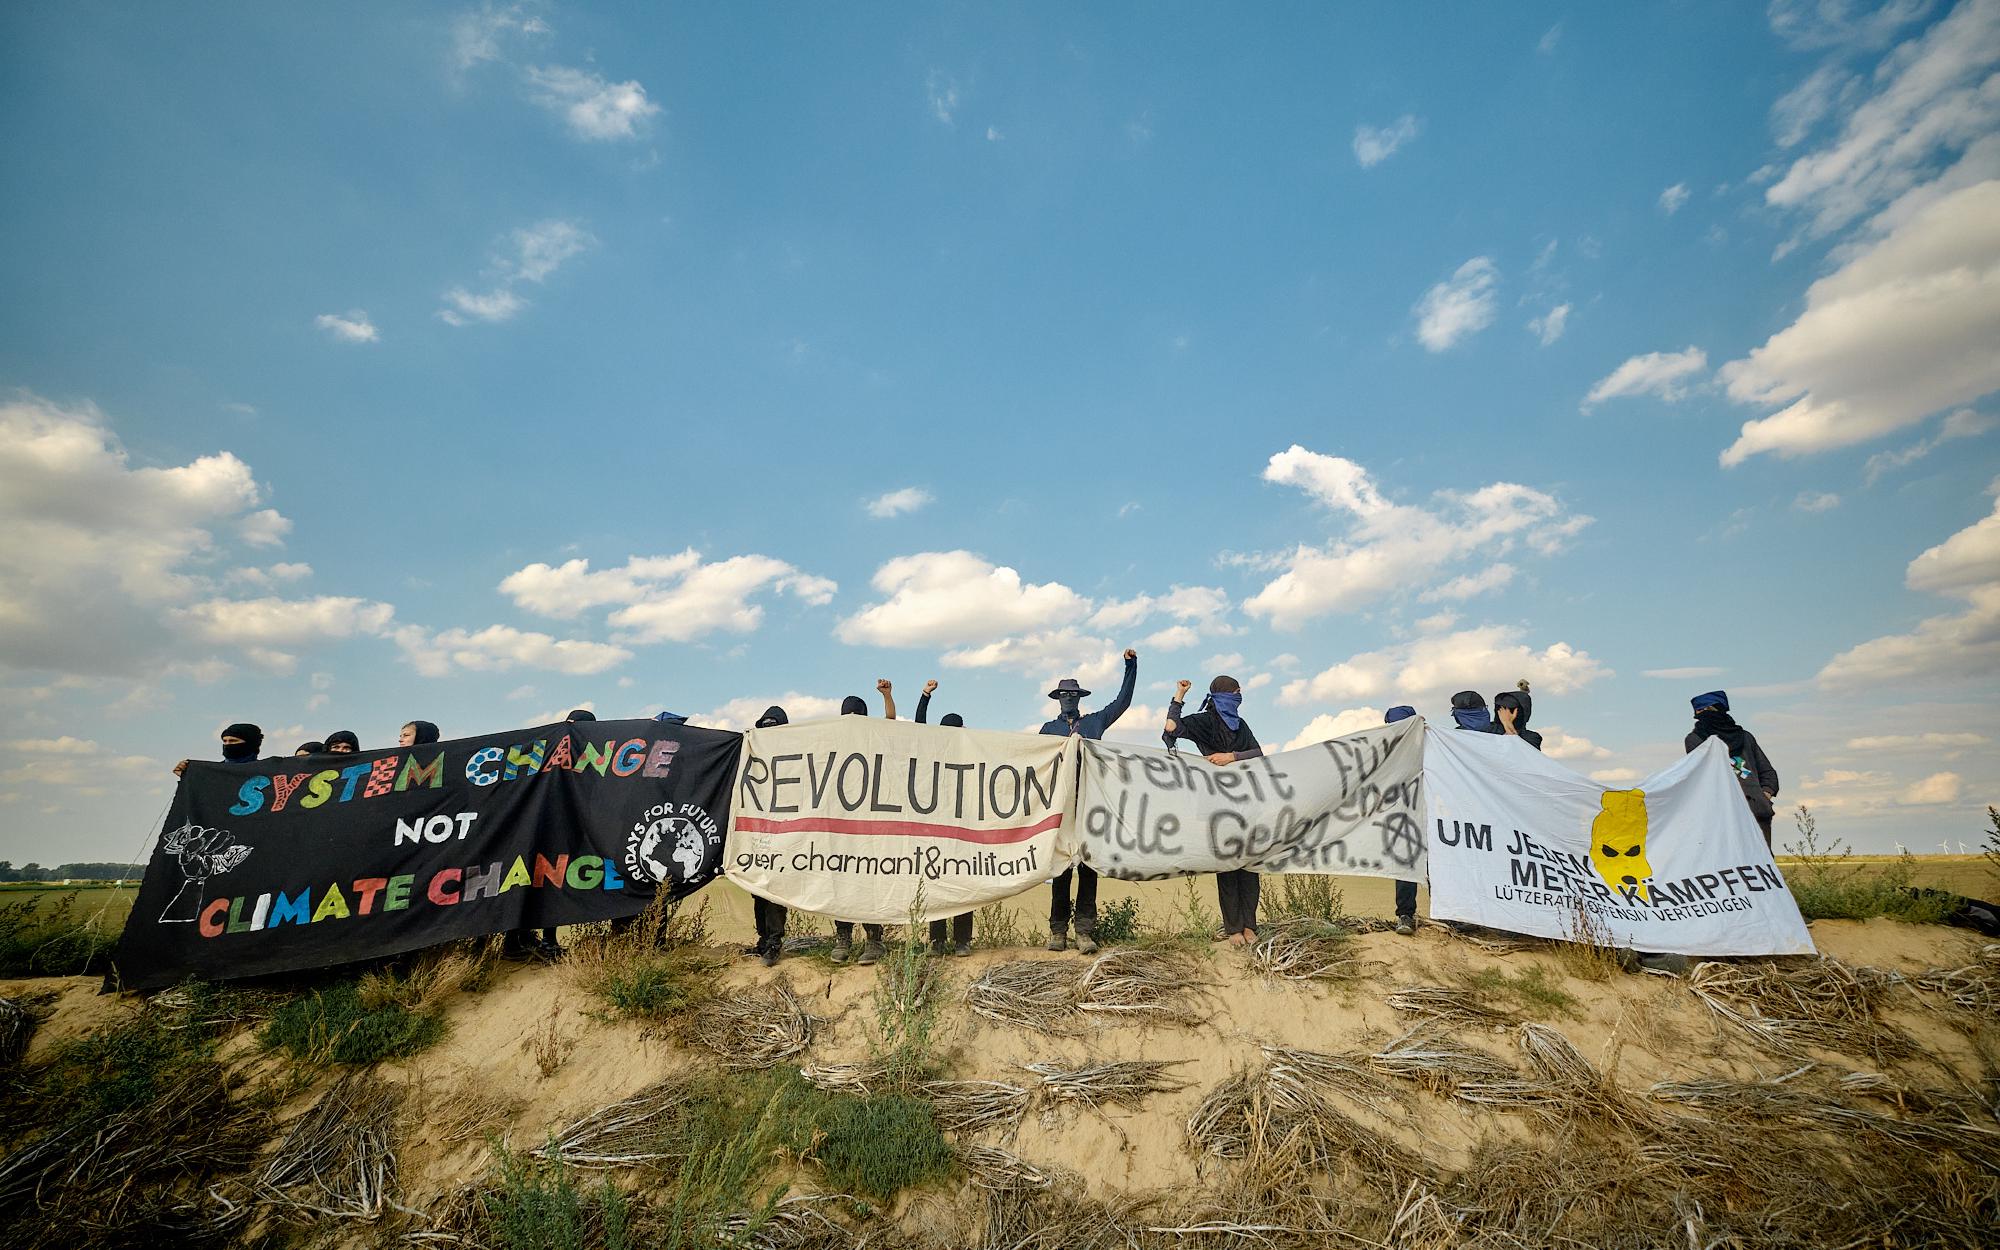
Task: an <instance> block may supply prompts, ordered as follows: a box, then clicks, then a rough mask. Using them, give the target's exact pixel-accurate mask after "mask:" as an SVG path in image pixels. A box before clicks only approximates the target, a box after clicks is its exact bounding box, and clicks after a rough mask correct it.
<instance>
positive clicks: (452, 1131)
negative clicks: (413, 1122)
mask: <svg viewBox="0 0 2000 1250" xmlns="http://www.w3.org/2000/svg"><path fill="white" fill-rule="evenodd" d="M421 1092H422V1103H423V1115H424V1123H425V1124H426V1125H427V1126H428V1127H429V1129H430V1130H431V1132H432V1133H434V1134H435V1135H436V1137H437V1140H438V1141H439V1142H441V1143H443V1144H444V1145H447V1146H456V1145H461V1144H463V1143H465V1142H469V1141H481V1140H483V1139H485V1138H487V1137H490V1136H493V1135H494V1134H496V1133H498V1132H499V1131H500V1130H501V1129H502V1128H504V1127H505V1126H506V1124H507V1121H509V1120H511V1119H513V1118H514V1117H515V1116H516V1115H518V1114H520V1111H521V1108H522V1107H524V1106H526V1105H527V1104H526V1103H525V1102H524V1101H523V1100H521V1099H520V1098H515V1097H508V1096H504V1095H501V1094H498V1093H495V1092H494V1089H493V1083H492V1082H490V1081H483V1080H480V1079H479V1078H477V1077H475V1076H472V1075H469V1074H468V1075H466V1076H464V1077H463V1078H461V1079H460V1080H458V1081H457V1082H455V1083H454V1084H452V1085H450V1086H448V1087H444V1088H440V1089H436V1090H433V1089H432V1087H431V1086H430V1084H429V1082H425V1083H424V1084H423V1086H422V1087H421Z"/></svg>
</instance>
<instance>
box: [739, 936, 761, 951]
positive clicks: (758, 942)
mask: <svg viewBox="0 0 2000 1250" xmlns="http://www.w3.org/2000/svg"><path fill="white" fill-rule="evenodd" d="M743 953H744V954H745V955H761V954H763V953H764V939H762V938H758V939H757V940H756V941H754V942H752V943H750V945H748V946H746V947H744V948H743Z"/></svg>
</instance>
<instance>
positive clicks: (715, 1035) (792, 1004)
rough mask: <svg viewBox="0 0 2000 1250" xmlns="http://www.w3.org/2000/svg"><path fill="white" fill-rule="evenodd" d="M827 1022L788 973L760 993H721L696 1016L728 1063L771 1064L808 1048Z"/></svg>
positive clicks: (698, 1031) (695, 1030)
mask: <svg viewBox="0 0 2000 1250" xmlns="http://www.w3.org/2000/svg"><path fill="white" fill-rule="evenodd" d="M820 1023H821V1021H820V1018H819V1017H818V1016H815V1015H813V1014H812V1013H811V1012H809V1011H807V1010H806V1006H805V1002H804V1001H803V1000H802V999H800V998H799V996H798V993H797V992H796V991H794V990H793V989H792V984H791V982H790V981H789V980H787V979H785V978H782V977H781V978H779V979H778V980H777V981H775V982H773V983H772V984H771V985H770V986H769V987H767V988H765V989H763V990H761V991H757V992H754V993H737V994H726V995H718V996H717V997H715V998H713V999H711V1000H709V1001H708V1002H707V1003H705V1004H704V1005H703V1006H702V1007H701V1008H700V1010H699V1011H698V1012H697V1013H696V1015H695V1018H694V1019H693V1021H691V1022H690V1026H689V1027H690V1029H691V1031H692V1035H693V1038H694V1040H695V1041H696V1042H698V1043H700V1044H701V1045H703V1046H705V1047H707V1048H708V1049H709V1050H711V1051H714V1052H715V1055H716V1057H717V1058H718V1059H720V1060H721V1062H722V1066H723V1067H725V1068H768V1067H771V1066H772V1065H774V1064H778V1063H782V1062H784V1061H785V1060H787V1059H791V1058H793V1057H794V1056H796V1055H799V1054H801V1053H803V1052H804V1051H805V1048H806V1047H808V1046H810V1045H812V1039H813V1030H814V1028H816V1027H817V1026H818V1025H819V1024H820Z"/></svg>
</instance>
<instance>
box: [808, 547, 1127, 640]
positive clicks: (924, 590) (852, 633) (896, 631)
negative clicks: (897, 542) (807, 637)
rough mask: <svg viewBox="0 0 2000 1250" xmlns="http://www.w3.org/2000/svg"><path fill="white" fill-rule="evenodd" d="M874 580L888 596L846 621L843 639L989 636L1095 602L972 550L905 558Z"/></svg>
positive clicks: (1037, 626) (1078, 614) (1034, 626)
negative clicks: (1028, 578)
mask: <svg viewBox="0 0 2000 1250" xmlns="http://www.w3.org/2000/svg"><path fill="white" fill-rule="evenodd" d="M871 584H872V585H873V586H874V587H875V589H876V590H877V591H878V592H880V593H881V594H883V595H886V596H887V598H886V599H884V600H883V601H882V602H879V603H874V604H870V605H869V606H867V607H865V608H863V609H861V610H860V611H859V612H856V613H855V614H853V615H852V616H849V617H847V618H846V619H845V620H843V621H841V622H840V626H839V629H838V630H837V633H838V635H839V637H840V640H841V641H842V642H846V643H851V644H856V645H866V646H877V647H914V646H924V645H927V644H935V645H945V646H949V645H954V644H964V643H975V642H987V641H992V640H995V639H999V638H1004V637H1006V636H1007V635H1010V634H1021V633H1027V632H1032V631H1037V630H1044V629H1050V628H1054V627H1056V626H1058V625H1060V624H1061V623H1062V622H1065V621H1075V620H1080V619H1082V618H1083V617H1085V616H1087V615H1088V614H1089V611H1090V601H1089V600H1088V599H1086V598H1084V597H1083V596H1082V595H1079V594H1077V593H1076V592H1075V591H1073V590H1071V589H1070V588H1069V587H1067V586H1065V585H1063V584H1062V583H1060V582H1043V583H1040V584H1035V583H1030V582H1024V581H1022V579H1021V575H1020V574H1019V573H1017V572H1016V571H1014V570H1013V569H1011V568H1007V567H1005V566H1003V565H994V564H991V563H989V562H988V561H986V560H985V559H983V558H981V557H980V556H976V555H974V554H973V553H972V552H970V551H925V552H919V553H917V554H915V555H908V556H898V557H897V558H895V559H893V560H890V561H889V562H888V563H886V564H884V565H882V567H881V568H879V569H877V570H876V571H875V576H874V578H873V579H872V582H871Z"/></svg>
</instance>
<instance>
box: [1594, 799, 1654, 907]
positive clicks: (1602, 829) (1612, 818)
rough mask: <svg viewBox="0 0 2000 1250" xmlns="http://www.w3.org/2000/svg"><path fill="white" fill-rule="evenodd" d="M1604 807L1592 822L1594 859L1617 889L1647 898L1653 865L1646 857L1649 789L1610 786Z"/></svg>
mask: <svg viewBox="0 0 2000 1250" xmlns="http://www.w3.org/2000/svg"><path fill="white" fill-rule="evenodd" d="M1600 803H1601V804H1602V806H1603V809H1604V810H1603V811H1601V812H1599V813H1598V814H1597V818H1596V819H1595V820H1593V821H1591V822H1590V862H1591V863H1593V864H1595V865H1596V866H1597V875H1598V876H1600V877H1602V878H1604V884H1606V885H1608V886H1610V887H1611V888H1612V889H1613V890H1630V891H1632V892H1633V893H1634V894H1637V895H1638V896H1639V897H1640V898H1642V899H1645V900H1646V901H1647V902H1651V901H1652V897H1651V896H1650V895H1649V894H1648V893H1647V888H1648V887H1647V883H1648V882H1650V881H1651V880H1652V879H1653V865H1652V864H1650V863H1648V862H1647V860H1646V792H1645V791H1644V790H1606V791H1605V792H1604V796H1603V798H1602V799H1601V800H1600Z"/></svg>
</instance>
